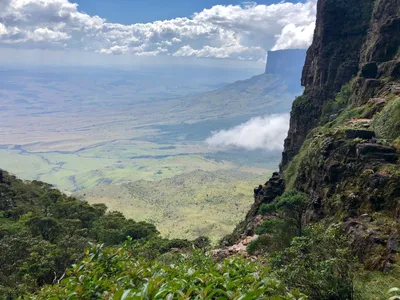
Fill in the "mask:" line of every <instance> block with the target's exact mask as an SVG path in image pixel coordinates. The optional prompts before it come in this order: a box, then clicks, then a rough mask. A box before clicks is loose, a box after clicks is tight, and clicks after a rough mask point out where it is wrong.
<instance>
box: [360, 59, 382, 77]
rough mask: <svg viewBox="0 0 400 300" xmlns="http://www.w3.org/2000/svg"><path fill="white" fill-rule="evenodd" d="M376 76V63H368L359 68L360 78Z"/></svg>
mask: <svg viewBox="0 0 400 300" xmlns="http://www.w3.org/2000/svg"><path fill="white" fill-rule="evenodd" d="M377 76H378V65H377V63H376V62H369V63H366V64H364V65H363V66H362V67H361V77H364V78H376V77H377Z"/></svg>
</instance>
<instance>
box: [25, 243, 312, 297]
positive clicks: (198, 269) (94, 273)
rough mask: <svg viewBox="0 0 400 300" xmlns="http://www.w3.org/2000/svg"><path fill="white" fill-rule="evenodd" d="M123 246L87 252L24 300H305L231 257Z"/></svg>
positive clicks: (264, 271)
mask: <svg viewBox="0 0 400 300" xmlns="http://www.w3.org/2000/svg"><path fill="white" fill-rule="evenodd" d="M135 252H136V251H135V247H134V246H132V245H131V243H130V241H128V242H127V243H126V244H125V245H124V246H123V247H120V248H118V249H113V248H104V247H102V246H93V247H92V248H91V249H89V250H88V251H87V252H86V256H85V258H84V259H83V260H82V262H81V263H79V264H76V265H74V266H73V267H72V268H71V269H70V270H69V271H68V277H67V278H65V279H63V280H62V281H61V282H60V284H58V285H55V286H49V287H46V288H44V289H43V290H42V291H40V292H39V294H38V295H37V296H30V297H26V298H27V299H28V298H29V299H83V300H84V299H101V298H103V299H104V298H106V299H249V300H250V299H261V298H267V299H298V300H300V299H306V297H305V296H303V295H302V294H300V293H299V292H297V291H296V290H289V289H287V288H286V287H285V286H284V285H282V284H280V282H279V281H278V280H276V278H275V277H274V276H272V274H271V272H270V269H269V268H267V267H265V266H263V265H262V264H259V263H257V262H251V261H249V260H246V259H243V258H239V257H232V258H228V259H225V260H223V261H222V262H219V263H217V262H215V261H214V260H213V259H212V258H211V257H210V256H209V255H205V254H203V253H201V252H194V253H190V254H175V255H173V254H170V255H168V256H161V257H159V258H158V259H156V260H144V259H142V258H135V257H134V254H135Z"/></svg>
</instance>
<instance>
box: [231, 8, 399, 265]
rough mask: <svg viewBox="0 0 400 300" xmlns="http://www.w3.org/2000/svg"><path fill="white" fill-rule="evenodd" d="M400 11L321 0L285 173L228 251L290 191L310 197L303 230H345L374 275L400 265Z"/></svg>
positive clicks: (262, 193)
mask: <svg viewBox="0 0 400 300" xmlns="http://www.w3.org/2000/svg"><path fill="white" fill-rule="evenodd" d="M399 46H400V1H399V0H355V1H351V2H350V1H339V0H319V1H318V12H317V26H316V29H315V34H314V41H313V44H312V46H311V47H310V48H309V50H308V52H307V58H306V62H305V66H304V69H303V76H302V85H303V86H304V87H305V91H304V94H303V95H302V96H300V97H298V98H297V99H296V100H295V102H294V103H293V107H292V113H291V121H290V130H289V133H288V137H287V139H286V141H285V147H284V152H283V155H282V163H281V168H280V173H279V174H278V173H275V174H274V176H273V177H272V178H271V179H270V180H269V181H268V182H267V183H266V184H265V185H262V186H260V187H259V188H257V189H255V191H254V192H255V203H254V205H253V207H252V208H251V210H250V211H249V213H248V215H247V217H246V220H245V221H243V222H242V223H241V224H240V225H239V226H238V227H237V228H236V230H235V232H234V233H233V235H232V236H230V237H228V238H227V240H226V241H225V242H226V243H227V244H231V243H233V242H234V241H236V240H237V239H239V238H240V237H242V238H243V236H249V235H253V234H254V230H255V228H256V227H257V226H259V224H260V218H261V217H260V216H259V214H258V209H259V207H260V205H261V204H263V203H269V202H272V201H274V199H275V198H276V197H277V196H279V195H280V194H282V193H283V192H284V191H285V190H290V189H297V190H299V191H301V192H305V193H307V194H308V195H309V198H310V205H309V209H308V212H307V214H306V217H305V218H304V220H303V222H304V223H306V224H310V223H312V222H316V221H321V220H322V221H323V222H324V223H326V224H333V223H339V224H341V225H342V227H343V228H344V229H345V231H346V232H347V234H348V236H349V239H350V241H351V249H352V250H353V252H354V253H355V254H357V256H358V258H359V260H360V261H361V262H362V263H364V264H365V265H366V266H367V267H368V268H371V269H380V270H385V269H387V268H389V267H391V266H392V265H393V264H396V263H397V262H398V261H399V258H400V244H399V240H400V231H399V228H400V224H399V221H400V214H399V211H400V165H399V150H400V137H399V135H400V50H399Z"/></svg>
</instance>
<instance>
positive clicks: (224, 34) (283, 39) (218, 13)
mask: <svg viewBox="0 0 400 300" xmlns="http://www.w3.org/2000/svg"><path fill="white" fill-rule="evenodd" d="M316 2H317V0H307V1H306V2H305V3H291V2H281V3H278V4H272V5H261V4H256V3H245V4H243V5H226V6H224V5H216V6H213V7H212V8H210V9H204V10H203V11H202V12H198V13H195V14H193V15H192V16H191V17H187V18H176V19H172V20H165V21H155V22H152V23H146V24H144V23H136V24H132V25H122V24H118V23H108V22H107V20H106V19H104V18H102V17H100V16H91V15H88V14H86V13H83V12H80V11H79V7H78V5H77V4H75V3H72V2H70V1H68V0H0V45H2V46H3V47H12V48H23V49H64V50H75V51H76V50H82V51H88V52H97V53H104V54H133V55H136V56H157V55H166V56H175V57H209V58H229V59H238V60H256V61H257V60H264V59H265V56H266V52H267V50H269V49H276V50H277V49H289V48H306V47H308V46H309V45H310V43H311V42H312V33H313V30H314V27H315V15H316Z"/></svg>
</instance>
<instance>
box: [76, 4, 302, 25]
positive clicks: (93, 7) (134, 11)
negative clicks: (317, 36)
mask: <svg viewBox="0 0 400 300" xmlns="http://www.w3.org/2000/svg"><path fill="white" fill-rule="evenodd" d="M74 2H76V3H78V4H79V8H80V10H82V11H84V12H86V13H88V14H90V15H99V16H101V17H103V18H106V19H107V21H109V22H115V23H121V24H125V25H128V24H133V23H144V22H153V21H156V20H167V19H173V18H177V17H188V16H191V15H192V14H193V13H195V12H200V11H202V10H203V9H205V8H211V7H212V6H214V5H229V4H232V5H238V4H242V3H243V2H246V1H243V0H77V1H74ZM248 2H250V1H248ZM251 2H255V3H257V4H266V5H270V4H273V3H279V2H282V0H261V1H251ZM288 2H293V3H297V2H304V1H300V0H292V1H288Z"/></svg>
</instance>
